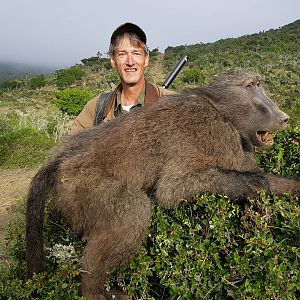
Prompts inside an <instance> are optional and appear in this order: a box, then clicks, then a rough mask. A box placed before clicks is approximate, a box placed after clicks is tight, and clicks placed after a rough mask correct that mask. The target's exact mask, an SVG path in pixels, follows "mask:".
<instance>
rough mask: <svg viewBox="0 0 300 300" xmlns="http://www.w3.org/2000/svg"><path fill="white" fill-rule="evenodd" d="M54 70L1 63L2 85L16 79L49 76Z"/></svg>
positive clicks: (0, 80) (0, 76)
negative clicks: (6, 81)
mask: <svg viewBox="0 0 300 300" xmlns="http://www.w3.org/2000/svg"><path fill="white" fill-rule="evenodd" d="M52 71H54V68H50V67H42V66H31V65H26V64H20V63H7V62H0V83H1V82H3V81H5V80H14V79H16V78H20V77H25V76H26V74H27V75H28V76H34V75H38V74H49V73H50V72H52Z"/></svg>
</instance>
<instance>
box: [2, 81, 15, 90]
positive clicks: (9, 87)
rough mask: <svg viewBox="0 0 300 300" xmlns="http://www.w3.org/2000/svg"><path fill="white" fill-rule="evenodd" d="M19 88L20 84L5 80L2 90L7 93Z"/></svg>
mask: <svg viewBox="0 0 300 300" xmlns="http://www.w3.org/2000/svg"><path fill="white" fill-rule="evenodd" d="M17 86H18V82H17V81H16V80H5V81H3V82H2V83H1V85H0V88H1V89H2V90H5V91H10V90H12V89H15V88H16V87H17Z"/></svg>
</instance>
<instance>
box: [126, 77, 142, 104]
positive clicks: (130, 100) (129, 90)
mask: <svg viewBox="0 0 300 300" xmlns="http://www.w3.org/2000/svg"><path fill="white" fill-rule="evenodd" d="M144 84H145V80H141V81H140V82H138V83H137V84H135V85H130V84H126V83H122V92H121V104H122V105H131V104H135V103H136V102H137V100H138V97H139V94H140V93H141V91H142V89H143V88H144Z"/></svg>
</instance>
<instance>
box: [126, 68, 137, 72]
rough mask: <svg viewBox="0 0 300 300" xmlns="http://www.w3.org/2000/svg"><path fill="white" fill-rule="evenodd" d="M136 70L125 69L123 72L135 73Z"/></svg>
mask: <svg viewBox="0 0 300 300" xmlns="http://www.w3.org/2000/svg"><path fill="white" fill-rule="evenodd" d="M136 70H137V69H136V68H127V69H125V72H129V73H130V72H136Z"/></svg>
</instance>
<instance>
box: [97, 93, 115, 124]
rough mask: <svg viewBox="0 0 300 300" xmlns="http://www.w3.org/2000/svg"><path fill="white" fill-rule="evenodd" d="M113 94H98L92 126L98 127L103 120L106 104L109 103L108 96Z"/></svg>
mask: <svg viewBox="0 0 300 300" xmlns="http://www.w3.org/2000/svg"><path fill="white" fill-rule="evenodd" d="M112 93H113V92H106V93H102V94H100V96H99V98H98V100H97V104H96V113H95V118H94V126H96V125H99V124H100V123H102V121H103V118H104V113H105V110H106V107H107V104H108V102H109V99H110V96H111V95H112Z"/></svg>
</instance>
